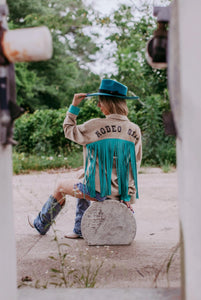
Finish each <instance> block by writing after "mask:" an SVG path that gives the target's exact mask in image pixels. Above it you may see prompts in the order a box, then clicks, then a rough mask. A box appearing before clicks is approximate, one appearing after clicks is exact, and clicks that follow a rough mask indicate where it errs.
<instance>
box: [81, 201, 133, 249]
mask: <svg viewBox="0 0 201 300" xmlns="http://www.w3.org/2000/svg"><path fill="white" fill-rule="evenodd" d="M81 230H82V235H83V238H84V239H85V240H86V242H87V243H88V245H129V244H131V243H132V241H133V240H134V238H135V235H136V221H135V217H134V215H133V213H132V212H131V211H130V210H129V209H128V208H127V207H126V206H125V205H124V204H122V203H120V202H119V201H117V200H105V201H103V202H93V203H92V205H91V206H90V207H89V208H88V209H87V210H86V212H85V214H84V216H83V218H82V223H81Z"/></svg>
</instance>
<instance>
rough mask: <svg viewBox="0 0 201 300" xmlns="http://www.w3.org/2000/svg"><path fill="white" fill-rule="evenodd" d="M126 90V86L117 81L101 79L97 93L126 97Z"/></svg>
mask: <svg viewBox="0 0 201 300" xmlns="http://www.w3.org/2000/svg"><path fill="white" fill-rule="evenodd" d="M127 89H128V88H127V86H125V85H123V84H122V83H120V82H118V81H115V80H112V79H103V80H102V81H101V84H100V88H99V92H106V93H108V94H111V95H114V96H115V95H116V96H118V95H121V96H126V94H127Z"/></svg>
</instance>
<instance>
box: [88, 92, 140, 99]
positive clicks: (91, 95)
mask: <svg viewBox="0 0 201 300" xmlns="http://www.w3.org/2000/svg"><path fill="white" fill-rule="evenodd" d="M93 96H109V97H115V98H121V99H139V97H138V96H132V97H128V96H119V95H118V96H116V95H111V94H105V93H93V94H87V95H86V98H87V97H93Z"/></svg>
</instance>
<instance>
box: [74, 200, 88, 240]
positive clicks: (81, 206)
mask: <svg viewBox="0 0 201 300" xmlns="http://www.w3.org/2000/svg"><path fill="white" fill-rule="evenodd" d="M89 206H90V201H89V200H86V199H77V207H76V216H75V225H74V229H73V232H74V233H76V234H79V235H80V236H82V233H81V221H82V217H83V215H84V213H85V210H87V208H88V207H89Z"/></svg>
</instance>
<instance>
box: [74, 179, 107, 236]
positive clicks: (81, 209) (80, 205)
mask: <svg viewBox="0 0 201 300" xmlns="http://www.w3.org/2000/svg"><path fill="white" fill-rule="evenodd" d="M75 188H77V189H78V190H80V191H81V192H82V193H84V194H86V195H89V193H88V191H87V189H86V187H85V186H84V185H83V184H82V183H78V184H76V185H75ZM106 198H107V197H101V195H100V193H98V192H96V197H95V199H96V200H98V201H100V202H102V201H104V200H105V199H106ZM89 206H90V201H89V200H86V199H77V207H76V216H75V225H74V229H73V232H74V233H76V234H79V235H80V236H82V232H81V221H82V217H83V215H84V213H85V211H86V210H87V208H88V207H89Z"/></svg>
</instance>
